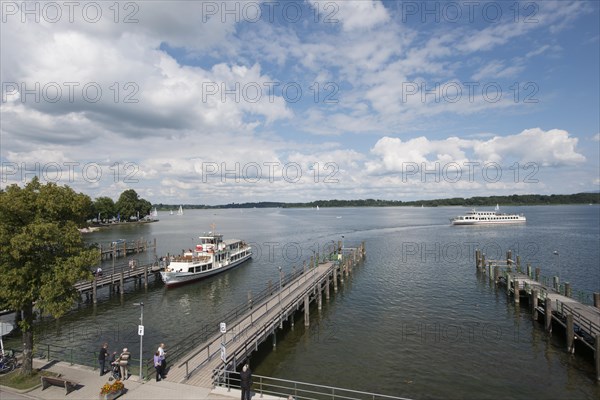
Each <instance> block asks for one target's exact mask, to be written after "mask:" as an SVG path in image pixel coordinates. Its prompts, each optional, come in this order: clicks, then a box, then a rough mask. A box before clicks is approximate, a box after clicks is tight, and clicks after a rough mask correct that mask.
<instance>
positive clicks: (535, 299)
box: [530, 289, 538, 321]
mask: <svg viewBox="0 0 600 400" xmlns="http://www.w3.org/2000/svg"><path fill="white" fill-rule="evenodd" d="M530 304H531V314H532V316H533V320H534V321H537V319H538V312H537V307H538V290H537V289H532V290H531V302H530Z"/></svg>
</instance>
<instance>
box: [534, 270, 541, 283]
mask: <svg viewBox="0 0 600 400" xmlns="http://www.w3.org/2000/svg"><path fill="white" fill-rule="evenodd" d="M540 274H541V270H540V267H536V268H535V281H536V282H539V281H540Z"/></svg>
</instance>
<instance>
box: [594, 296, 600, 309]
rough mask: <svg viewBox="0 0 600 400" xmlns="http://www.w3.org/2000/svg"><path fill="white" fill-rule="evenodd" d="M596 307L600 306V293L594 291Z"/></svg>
mask: <svg viewBox="0 0 600 400" xmlns="http://www.w3.org/2000/svg"><path fill="white" fill-rule="evenodd" d="M594 307H596V308H600V293H594Z"/></svg>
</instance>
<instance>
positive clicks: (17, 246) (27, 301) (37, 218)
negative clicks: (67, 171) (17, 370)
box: [0, 177, 99, 374]
mask: <svg viewBox="0 0 600 400" xmlns="http://www.w3.org/2000/svg"><path fill="white" fill-rule="evenodd" d="M91 209H92V201H91V199H90V198H89V197H88V196H87V195H84V194H81V193H75V192H74V191H73V190H72V189H71V188H69V187H67V186H64V187H62V186H57V185H56V184H54V183H48V184H46V185H42V184H40V182H39V180H38V179H37V177H36V178H34V179H33V180H32V181H31V182H29V183H28V184H27V185H25V187H24V188H21V187H19V186H17V185H11V186H9V187H7V188H6V190H5V191H4V192H0V248H1V249H2V251H1V252H0V276H2V279H0V292H1V293H2V297H3V301H4V306H5V307H7V308H9V309H12V310H16V311H21V315H22V319H21V321H20V322H19V327H20V328H21V331H22V335H23V368H22V370H21V371H22V372H21V373H22V374H31V372H32V361H33V329H32V328H33V322H34V320H35V316H36V312H42V311H43V312H46V313H49V314H51V315H52V316H54V317H55V318H59V317H60V316H62V315H64V314H65V313H66V312H67V311H69V310H70V309H71V307H72V306H73V303H74V302H75V300H76V299H77V296H78V294H77V292H76V290H75V288H74V286H73V285H74V284H75V283H76V282H77V281H80V280H82V279H90V278H91V273H90V271H89V269H88V268H89V266H91V265H95V264H97V263H98V262H99V254H98V251H97V250H96V249H91V248H87V247H86V245H85V244H84V242H83V240H82V237H81V234H80V233H79V231H78V230H77V227H78V226H83V224H84V222H85V218H86V216H87V215H88V214H89V212H90V210H91ZM34 304H35V309H34Z"/></svg>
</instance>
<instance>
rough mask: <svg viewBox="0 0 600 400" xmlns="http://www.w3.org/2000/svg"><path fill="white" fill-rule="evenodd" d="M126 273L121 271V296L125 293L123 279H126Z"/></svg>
mask: <svg viewBox="0 0 600 400" xmlns="http://www.w3.org/2000/svg"><path fill="white" fill-rule="evenodd" d="M124 274H125V273H124V272H123V271H121V277H120V278H119V293H120V294H121V296H122V295H123V294H124V293H125V285H124V284H123V281H124V280H125V279H124V278H125V276H124Z"/></svg>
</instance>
